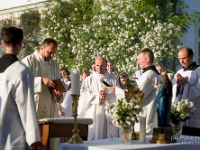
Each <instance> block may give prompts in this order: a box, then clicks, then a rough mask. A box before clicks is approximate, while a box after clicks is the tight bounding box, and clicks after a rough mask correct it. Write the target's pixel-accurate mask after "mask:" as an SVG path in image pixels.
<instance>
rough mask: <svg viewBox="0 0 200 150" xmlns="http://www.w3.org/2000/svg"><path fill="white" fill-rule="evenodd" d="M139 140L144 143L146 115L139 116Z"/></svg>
mask: <svg viewBox="0 0 200 150" xmlns="http://www.w3.org/2000/svg"><path fill="white" fill-rule="evenodd" d="M140 142H141V143H146V117H144V116H143V117H140Z"/></svg>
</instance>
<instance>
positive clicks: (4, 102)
mask: <svg viewBox="0 0 200 150" xmlns="http://www.w3.org/2000/svg"><path fill="white" fill-rule="evenodd" d="M33 80H34V78H33V75H32V73H31V71H30V70H29V69H28V68H27V67H25V65H23V64H22V63H21V62H19V61H16V62H14V63H13V64H11V65H10V66H9V67H8V68H7V69H6V70H5V71H4V72H3V73H0V85H1V88H0V150H26V149H27V147H26V146H27V144H26V142H27V143H28V145H31V144H32V143H34V142H36V141H40V131H39V126H38V119H37V114H36V111H35V103H34V93H33V91H34V89H33V88H34V83H33Z"/></svg>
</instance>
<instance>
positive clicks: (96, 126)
mask: <svg viewBox="0 0 200 150" xmlns="http://www.w3.org/2000/svg"><path fill="white" fill-rule="evenodd" d="M106 64H107V63H106V59H105V58H103V57H99V58H97V59H96V60H95V68H96V72H94V73H93V74H92V75H90V76H89V77H87V78H86V79H85V81H84V82H83V85H82V87H81V94H80V98H79V106H78V114H79V116H78V117H86V118H92V119H93V124H92V125H90V126H89V131H88V140H89V141H90V140H98V139H104V138H111V137H118V133H117V130H118V129H117V128H116V127H114V126H113V125H112V123H111V121H112V118H110V117H109V115H108V111H109V106H110V104H112V103H114V102H116V100H117V99H118V98H117V97H116V95H115V94H113V93H111V92H110V91H109V90H107V88H106V86H105V85H104V84H103V83H102V80H104V81H105V82H107V83H108V84H109V85H110V86H119V84H118V81H117V78H116V76H114V75H111V74H109V73H108V72H107V71H106V66H107V65H106Z"/></svg>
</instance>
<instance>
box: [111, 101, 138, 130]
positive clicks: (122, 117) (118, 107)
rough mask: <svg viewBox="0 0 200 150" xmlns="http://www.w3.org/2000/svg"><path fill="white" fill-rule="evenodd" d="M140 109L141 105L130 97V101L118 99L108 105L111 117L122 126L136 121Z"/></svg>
mask: <svg viewBox="0 0 200 150" xmlns="http://www.w3.org/2000/svg"><path fill="white" fill-rule="evenodd" d="M141 111H142V106H141V105H140V104H139V101H138V100H136V99H131V100H130V102H127V101H126V99H119V100H118V101H117V103H114V104H112V105H111V106H110V114H111V117H112V118H113V119H114V122H115V121H116V122H117V123H118V124H119V125H120V126H122V127H127V126H128V125H131V124H134V123H135V122H138V118H139V112H141Z"/></svg>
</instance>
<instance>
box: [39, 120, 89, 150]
mask: <svg viewBox="0 0 200 150" xmlns="http://www.w3.org/2000/svg"><path fill="white" fill-rule="evenodd" d="M77 122H78V129H79V130H80V132H79V135H80V137H81V138H82V139H83V140H87V135H88V125H91V124H92V123H93V120H92V119H91V118H78V119H77ZM39 123H40V133H41V143H42V146H41V147H45V149H46V150H48V149H49V139H50V138H58V137H72V130H73V129H74V118H73V117H68V118H43V119H40V120H39Z"/></svg>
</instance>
